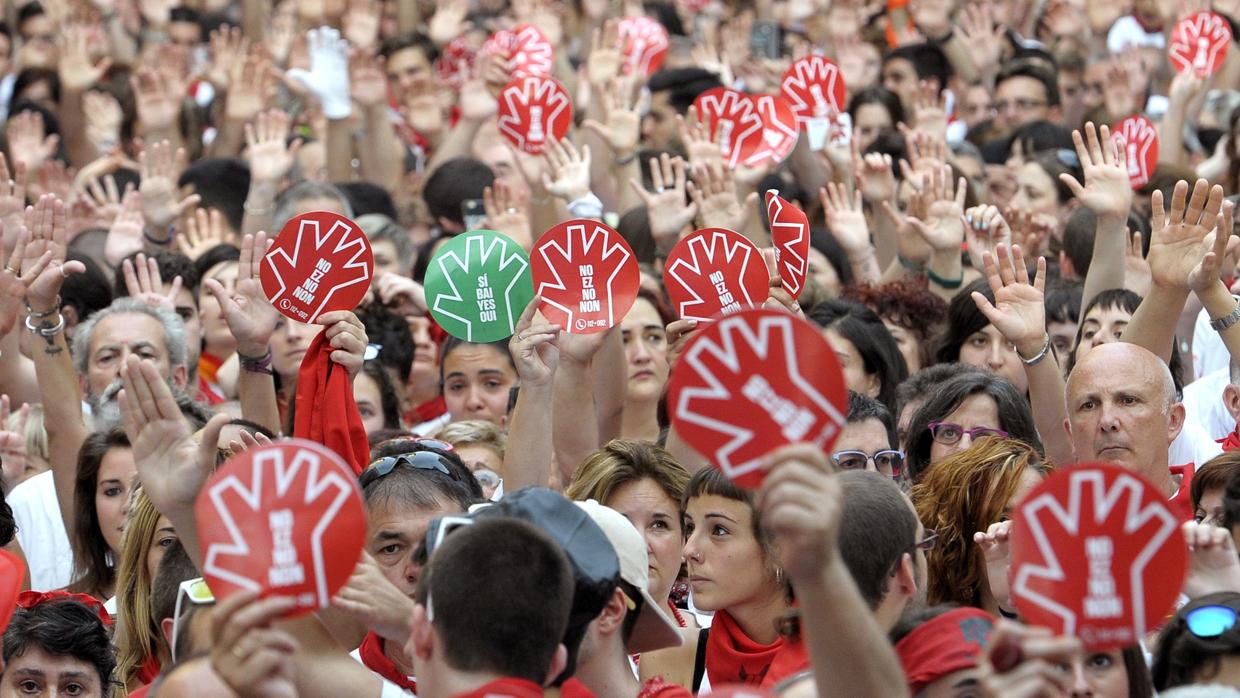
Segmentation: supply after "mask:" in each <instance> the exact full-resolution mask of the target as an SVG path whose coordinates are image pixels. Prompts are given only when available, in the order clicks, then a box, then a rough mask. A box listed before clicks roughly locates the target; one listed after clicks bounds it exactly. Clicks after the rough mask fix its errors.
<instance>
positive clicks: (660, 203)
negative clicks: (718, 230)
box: [629, 153, 698, 251]
mask: <svg viewBox="0 0 1240 698" xmlns="http://www.w3.org/2000/svg"><path fill="white" fill-rule="evenodd" d="M650 180H651V184H652V185H653V186H654V191H653V192H651V191H647V190H646V188H645V187H644V186H643V185H642V183H641V182H640V181H639V180H636V179H630V180H629V186H631V187H633V190H634V191H635V192H637V195H638V196H639V197H641V200H642V202H643V203H644V204H646V211H647V213H648V214H649V216H650V235H651V236H652V237H653V238H654V241H655V245H656V246H657V247H658V249H660V250H662V251H669V250H671V248H672V246H673V245H675V244H676V241H677V240H679V239H680V233H681V231H682V230H684V229H685V226H687V225H689V224H690V223H692V222H693V219H694V217H696V216H697V213H698V206H697V204H696V203H693V202H690V201H689V200H688V197H687V194H686V189H685V188H686V184H687V181H688V179H687V176H686V173H685V161H684V160H682V159H681V158H679V157H676V158H673V157H671V156H669V155H668V154H667V153H663V154H661V155H660V156H659V157H658V158H650Z"/></svg>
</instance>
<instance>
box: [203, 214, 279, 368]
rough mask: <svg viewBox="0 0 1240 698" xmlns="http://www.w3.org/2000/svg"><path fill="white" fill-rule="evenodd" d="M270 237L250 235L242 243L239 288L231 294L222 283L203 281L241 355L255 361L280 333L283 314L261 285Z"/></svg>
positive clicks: (238, 278) (238, 273) (235, 288)
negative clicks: (268, 238)
mask: <svg viewBox="0 0 1240 698" xmlns="http://www.w3.org/2000/svg"><path fill="white" fill-rule="evenodd" d="M270 244H271V243H270V242H269V241H268V240H267V233H261V232H260V233H259V234H258V235H246V236H245V237H244V238H243V239H242V240H241V258H240V259H239V260H238V261H237V285H236V286H235V287H234V288H233V291H232V293H231V294H230V293H229V292H228V291H227V290H226V289H225V288H224V286H223V284H221V283H220V282H219V281H216V280H215V279H207V280H205V281H203V284H204V285H205V286H206V289H207V290H208V291H210V292H211V295H213V296H215V300H216V301H218V302H219V304H220V311H221V313H222V314H223V316H224V323H225V324H227V325H228V331H229V332H231V333H232V335H233V338H235V339H236V340H237V353H239V354H241V355H242V356H248V357H251V358H256V359H257V358H260V357H263V356H265V355H266V354H267V347H268V345H269V344H270V342H271V334H272V333H273V332H275V331H276V323H277V322H278V321H279V319H280V313H279V312H278V311H277V310H276V309H275V307H274V306H272V305H271V302H270V301H268V300H267V294H265V293H263V286H262V283H261V282H260V281H259V270H260V269H261V268H262V264H263V256H264V255H265V254H266V253H267V248H268V247H269V246H270Z"/></svg>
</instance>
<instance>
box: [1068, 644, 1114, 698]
mask: <svg viewBox="0 0 1240 698" xmlns="http://www.w3.org/2000/svg"><path fill="white" fill-rule="evenodd" d="M1061 668H1062V669H1064V670H1065V671H1068V672H1069V674H1070V675H1069V682H1070V685H1071V687H1072V692H1071V693H1070V694H1069V695H1073V696H1093V698H1125V697H1126V696H1127V695H1128V670H1127V669H1126V668H1125V667H1124V653H1123V652H1122V651H1120V650H1111V651H1109V652H1090V653H1082V654H1080V655H1077V656H1076V657H1074V658H1073V659H1072V663H1071V664H1069V665H1067V666H1063V667H1061Z"/></svg>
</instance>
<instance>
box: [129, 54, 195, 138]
mask: <svg viewBox="0 0 1240 698" xmlns="http://www.w3.org/2000/svg"><path fill="white" fill-rule="evenodd" d="M129 84H130V86H131V87H132V88H133V93H134V102H135V104H136V105H137V109H138V121H139V123H141V125H142V132H143V133H154V132H162V131H166V130H168V129H172V128H175V127H176V125H177V118H178V117H179V116H180V115H181V95H182V93H181V92H179V91H178V87H177V85H176V82H175V80H173V79H172V78H171V77H170V76H169V75H168V74H166V73H165V72H164V71H159V70H152V69H150V68H139V69H138V70H136V71H134V74H133V75H132V76H131V77H130V78H129Z"/></svg>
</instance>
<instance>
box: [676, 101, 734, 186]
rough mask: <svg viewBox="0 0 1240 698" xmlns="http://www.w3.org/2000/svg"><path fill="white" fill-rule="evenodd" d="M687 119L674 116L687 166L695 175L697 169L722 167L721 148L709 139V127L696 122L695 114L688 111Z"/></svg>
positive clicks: (712, 139) (715, 140) (714, 140)
mask: <svg viewBox="0 0 1240 698" xmlns="http://www.w3.org/2000/svg"><path fill="white" fill-rule="evenodd" d="M688 116H689V118H687V119H686V118H685V117H683V116H680V115H677V116H676V128H677V129H678V130H679V131H680V142H681V143H683V144H684V146H685V153H687V154H688V156H689V164H690V165H692V166H693V171H694V174H695V175H696V173H697V171H698V169H699V168H704V167H713V166H715V165H718V166H720V167H723V146H722V145H720V143H719V141H718V140H717V139H714V138H711V137H710V125H709V124H704V123H702V122H701V121H699V120H698V118H697V114H696V112H694V111H693V110H692V109H691V110H689V114H688Z"/></svg>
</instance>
